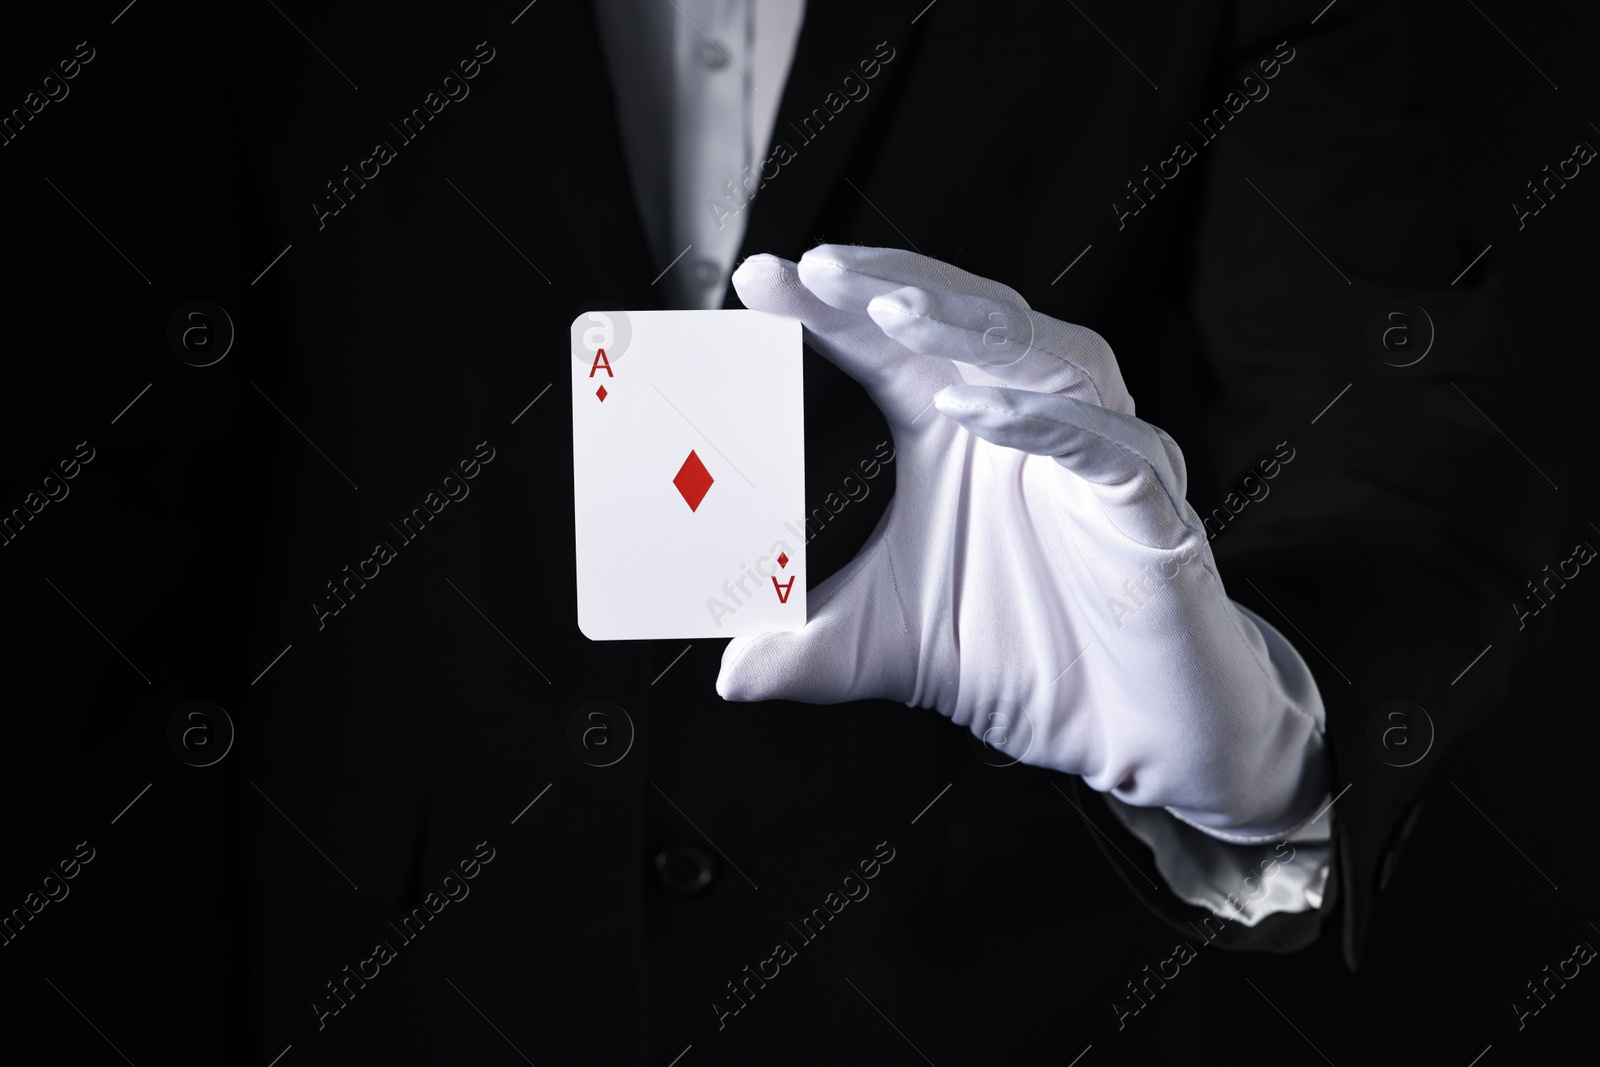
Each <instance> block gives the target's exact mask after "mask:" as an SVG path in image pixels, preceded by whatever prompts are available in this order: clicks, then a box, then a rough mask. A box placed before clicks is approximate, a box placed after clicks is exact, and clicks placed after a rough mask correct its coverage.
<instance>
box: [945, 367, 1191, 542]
mask: <svg viewBox="0 0 1600 1067" xmlns="http://www.w3.org/2000/svg"><path fill="white" fill-rule="evenodd" d="M934 406H935V407H936V408H938V410H939V411H940V412H941V413H942V414H944V415H945V416H947V417H949V418H951V419H954V420H955V421H956V422H958V423H960V424H961V425H962V426H964V427H966V428H967V429H968V430H970V431H971V432H972V433H974V434H976V435H977V436H979V437H982V438H983V439H984V440H986V441H990V442H992V443H994V444H997V445H1001V446H1003V447H1005V448H1015V449H1017V450H1018V451H1021V452H1028V453H1031V454H1033V455H1036V456H1050V457H1052V458H1053V459H1055V461H1056V462H1057V463H1059V464H1060V465H1061V466H1062V467H1064V468H1066V469H1067V470H1068V471H1071V472H1072V474H1073V475H1074V476H1076V477H1077V478H1080V479H1082V480H1083V481H1084V482H1085V483H1087V485H1088V486H1089V487H1090V489H1091V490H1092V493H1093V496H1094V498H1095V500H1096V501H1097V502H1098V503H1099V504H1100V508H1101V510H1102V511H1103V512H1104V513H1105V516H1106V519H1107V520H1108V521H1109V522H1110V523H1111V524H1112V525H1113V526H1114V527H1116V528H1117V530H1119V531H1120V532H1121V533H1122V534H1123V536H1125V537H1128V538H1130V539H1131V540H1133V541H1136V542H1138V543H1139V544H1141V545H1146V546H1149V547H1151V548H1175V547H1177V545H1178V543H1179V542H1181V541H1182V540H1184V539H1185V538H1186V537H1188V536H1190V535H1191V534H1192V533H1193V528H1192V526H1191V524H1190V523H1188V522H1187V521H1186V518H1187V517H1188V516H1190V515H1192V514H1193V511H1192V509H1190V508H1189V506H1188V502H1187V501H1186V499H1185V493H1186V492H1187V488H1188V473H1187V471H1186V470H1185V468H1184V463H1183V454H1182V453H1181V452H1180V451H1178V446H1177V445H1176V444H1175V443H1174V442H1173V440H1172V438H1170V437H1168V436H1167V435H1166V434H1165V433H1163V432H1162V431H1160V430H1158V429H1157V428H1156V427H1154V426H1151V425H1150V424H1149V423H1147V422H1144V421H1142V420H1140V419H1136V418H1134V417H1133V416H1132V415H1124V414H1122V413H1120V412H1116V411H1107V410H1106V409H1105V408H1101V407H1096V406H1095V405H1093V404H1087V403H1084V402H1083V401H1082V400H1076V399H1073V398H1072V397H1068V396H1058V395H1055V394H1052V393H1033V392H1028V391H1026V390H1022V389H1009V388H995V387H990V386H982V385H953V386H951V387H949V388H948V389H944V390H941V391H940V392H939V394H938V395H937V396H935V397H934Z"/></svg>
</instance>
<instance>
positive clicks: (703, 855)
mask: <svg viewBox="0 0 1600 1067" xmlns="http://www.w3.org/2000/svg"><path fill="white" fill-rule="evenodd" d="M716 873H717V861H716V860H714V859H712V858H711V855H710V854H709V853H708V852H706V850H705V849H703V848H700V847H698V846H696V845H668V846H667V847H666V848H663V849H662V850H661V851H660V852H657V853H656V877H657V878H658V879H660V881H661V884H662V885H663V886H664V887H666V888H667V889H670V890H671V891H672V892H674V893H678V894H680V895H682V896H692V895H694V894H695V893H700V892H703V891H704V890H705V889H706V887H707V886H709V885H710V884H711V881H712V879H713V878H715V877H716Z"/></svg>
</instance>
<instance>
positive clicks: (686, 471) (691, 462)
mask: <svg viewBox="0 0 1600 1067" xmlns="http://www.w3.org/2000/svg"><path fill="white" fill-rule="evenodd" d="M715 480H716V479H714V478H712V477H711V472H710V471H708V470H706V465H705V464H704V463H701V462H700V457H699V456H697V455H695V454H694V452H693V451H692V450H691V451H690V453H689V458H688V459H686V460H684V461H683V466H681V467H679V468H678V473H677V474H676V475H675V476H674V477H673V479H672V484H673V485H675V486H677V487H678V492H680V493H682V494H683V500H684V503H686V504H688V505H689V510H690V511H698V510H699V509H700V501H702V500H704V499H705V498H706V493H707V492H708V491H709V490H710V489H711V483H712V482H713V481H715Z"/></svg>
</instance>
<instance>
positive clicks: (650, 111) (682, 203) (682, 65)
mask: <svg viewBox="0 0 1600 1067" xmlns="http://www.w3.org/2000/svg"><path fill="white" fill-rule="evenodd" d="M598 15H599V23H600V34H601V40H602V44H603V46H604V48H605V52H606V63H607V66H608V68H609V71H610V75H611V81H612V85H613V87H614V89H615V93H616V103H617V118H618V121H619V124H620V126H621V129H622V135H623V149H624V152H625V154H626V157H627V161H628V168H629V172H630V175H631V177H632V182H633V190H634V196H635V199H636V201H637V203H638V205H639V211H640V215H641V217H642V218H643V221H644V227H645V233H646V238H647V241H648V243H649V247H650V250H651V253H652V255H653V256H654V257H655V264H656V269H658V270H661V271H662V272H663V273H662V274H661V276H660V278H658V279H657V281H656V283H655V284H657V285H660V286H663V287H665V289H666V297H667V304H668V306H670V307H679V308H718V307H721V306H722V302H723V299H724V297H725V296H726V294H727V290H728V279H729V276H730V275H731V274H732V272H733V268H734V266H735V265H736V264H735V263H734V259H735V257H736V256H737V255H738V254H739V247H740V243H741V242H742V241H743V239H744V232H745V226H746V223H747V222H748V219H749V215H748V212H747V211H746V210H745V209H744V207H743V206H742V205H745V204H746V203H747V202H748V201H749V200H750V199H751V197H752V196H754V195H755V193H756V192H757V191H759V184H760V183H759V181H758V180H754V179H751V178H750V177H749V176H750V175H754V174H758V173H759V169H760V164H761V161H762V160H763V159H764V158H765V157H766V154H767V148H768V143H769V141H770V140H771V137H772V131H773V126H774V124H775V122H776V119H777V113H778V103H779V100H780V99H781V97H782V95H783V86H784V84H785V83H786V82H787V80H788V77H789V67H790V65H791V63H792V62H793V60H794V54H795V47H796V45H797V43H798V41H799V37H800V25H801V22H802V21H803V19H804V15H805V3H804V0H599V3H598ZM730 204H731V205H733V206H734V207H735V208H738V210H734V211H730V210H729V205H730ZM719 205H720V206H719ZM999 280H1000V281H1004V280H1005V279H1003V278H1002V279H999ZM1106 801H1107V803H1108V804H1109V805H1110V807H1111V810H1112V812H1113V813H1115V815H1116V817H1117V818H1118V819H1119V820H1120V821H1121V822H1122V824H1123V825H1124V826H1126V827H1127V828H1128V830H1129V831H1130V832H1131V833H1133V834H1134V836H1136V837H1138V838H1139V839H1140V840H1141V841H1143V842H1144V843H1145V844H1146V845H1148V846H1149V847H1150V849H1151V851H1152V853H1153V854H1154V856H1155V864H1156V869H1157V870H1158V871H1159V872H1160V874H1161V877H1162V878H1163V879H1165V880H1166V883H1167V885H1168V887H1169V888H1170V889H1171V890H1172V891H1173V893H1175V894H1176V895H1177V896H1178V897H1179V898H1180V899H1182V900H1184V901H1187V902H1188V903H1190V904H1193V905H1196V906H1198V907H1203V908H1206V909H1207V910H1209V911H1210V912H1212V914H1214V915H1217V916H1219V917H1221V918H1223V919H1226V920H1228V921H1230V922H1237V923H1240V924H1241V925H1244V926H1254V925H1256V924H1257V923H1258V922H1260V921H1261V920H1262V919H1263V918H1265V917H1266V916H1268V915H1271V914H1274V913H1277V912H1303V911H1308V910H1312V909H1316V908H1320V907H1321V906H1322V899H1323V893H1324V891H1325V889H1326V885H1327V880H1328V872H1329V861H1330V858H1331V855H1332V844H1331V835H1332V829H1333V817H1334V816H1333V811H1332V807H1331V804H1330V806H1329V808H1327V809H1326V810H1325V811H1324V812H1323V814H1321V815H1319V816H1318V817H1316V818H1315V819H1314V820H1313V821H1312V822H1310V823H1309V824H1307V825H1304V826H1301V827H1300V828H1298V829H1297V830H1296V831H1295V832H1294V833H1292V834H1290V835H1288V837H1287V839H1286V840H1285V841H1281V842H1269V843H1266V844H1260V845H1238V844H1231V843H1227V842H1224V841H1221V840H1218V839H1217V838H1214V837H1211V836H1209V835H1208V834H1206V833H1205V832H1203V831H1202V830H1200V829H1197V828H1195V827H1193V826H1190V825H1188V824H1186V823H1184V822H1181V821H1180V820H1178V819H1176V818H1174V817H1173V816H1171V815H1169V814H1168V813H1167V812H1165V811H1164V810H1162V809H1159V808H1136V807H1132V806H1130V805H1127V804H1124V803H1122V802H1120V801H1118V800H1117V799H1116V798H1115V797H1109V796H1108V797H1107V798H1106Z"/></svg>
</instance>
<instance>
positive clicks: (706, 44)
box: [694, 39, 728, 70]
mask: <svg viewBox="0 0 1600 1067" xmlns="http://www.w3.org/2000/svg"><path fill="white" fill-rule="evenodd" d="M694 58H695V61H696V62H697V63H699V64H700V65H701V66H702V67H704V68H706V69H707V70H721V69H722V68H723V67H726V66H727V65H728V53H727V51H726V50H725V49H724V48H723V47H722V46H721V45H719V44H717V43H716V42H715V41H707V40H704V39H702V40H701V41H700V43H699V44H698V45H696V46H695V50H694Z"/></svg>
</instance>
